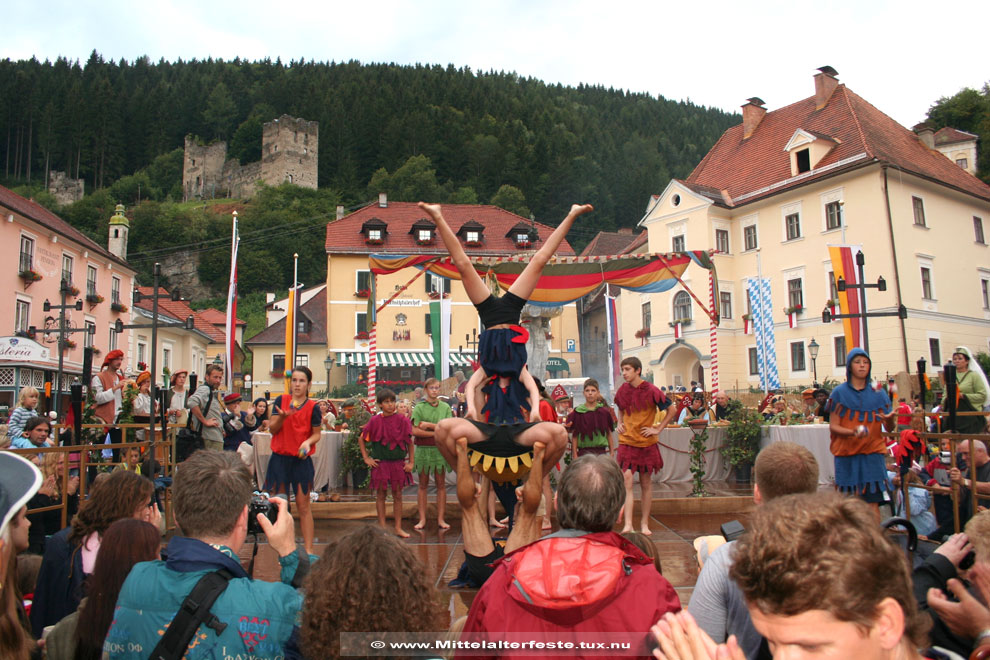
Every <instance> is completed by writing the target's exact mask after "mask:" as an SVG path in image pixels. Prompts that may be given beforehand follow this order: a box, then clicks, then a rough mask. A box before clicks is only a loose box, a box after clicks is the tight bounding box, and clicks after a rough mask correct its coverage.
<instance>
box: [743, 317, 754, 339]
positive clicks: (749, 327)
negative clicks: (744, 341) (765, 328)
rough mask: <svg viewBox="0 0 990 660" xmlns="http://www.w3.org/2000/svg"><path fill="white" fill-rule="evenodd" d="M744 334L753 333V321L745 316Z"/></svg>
mask: <svg viewBox="0 0 990 660" xmlns="http://www.w3.org/2000/svg"><path fill="white" fill-rule="evenodd" d="M743 334H744V335H751V334H753V321H752V319H748V318H746V317H745V316H743Z"/></svg>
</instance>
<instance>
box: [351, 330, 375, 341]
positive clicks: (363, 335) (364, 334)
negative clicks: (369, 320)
mask: <svg viewBox="0 0 990 660" xmlns="http://www.w3.org/2000/svg"><path fill="white" fill-rule="evenodd" d="M370 336H371V335H369V334H368V333H367V332H365V331H361V332H359V333H357V334H356V335H354V338H355V339H368V337H370Z"/></svg>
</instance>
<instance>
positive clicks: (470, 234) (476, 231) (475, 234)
mask: <svg viewBox="0 0 990 660" xmlns="http://www.w3.org/2000/svg"><path fill="white" fill-rule="evenodd" d="M484 231H485V226H484V225H483V224H481V223H480V222H475V221H474V220H468V221H467V222H465V223H464V224H463V225H461V228H460V229H458V230H457V235H458V236H460V238H461V240H462V241H464V245H465V246H467V247H481V241H482V238H483V236H484Z"/></svg>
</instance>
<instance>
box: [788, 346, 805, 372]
mask: <svg viewBox="0 0 990 660" xmlns="http://www.w3.org/2000/svg"><path fill="white" fill-rule="evenodd" d="M807 369H808V365H807V364H806V363H805V361H804V342H803V341H796V342H792V343H791V371H807Z"/></svg>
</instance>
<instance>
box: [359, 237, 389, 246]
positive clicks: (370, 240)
mask: <svg viewBox="0 0 990 660" xmlns="http://www.w3.org/2000/svg"><path fill="white" fill-rule="evenodd" d="M364 242H365V243H366V244H368V245H385V239H384V238H366V239H364Z"/></svg>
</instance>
